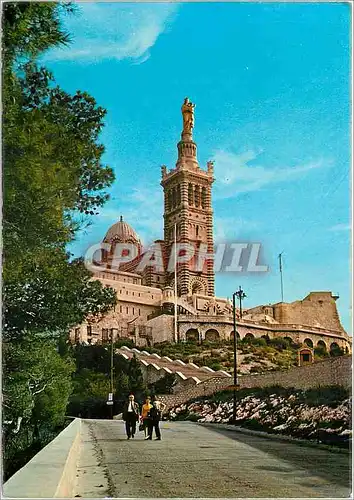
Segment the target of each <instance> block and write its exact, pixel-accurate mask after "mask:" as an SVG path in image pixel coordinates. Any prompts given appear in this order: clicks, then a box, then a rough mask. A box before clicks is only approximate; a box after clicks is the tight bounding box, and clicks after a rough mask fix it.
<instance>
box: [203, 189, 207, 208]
mask: <svg viewBox="0 0 354 500" xmlns="http://www.w3.org/2000/svg"><path fill="white" fill-rule="evenodd" d="M205 207H206V189H205V187H203V188H202V208H205Z"/></svg>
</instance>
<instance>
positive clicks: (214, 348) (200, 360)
mask: <svg viewBox="0 0 354 500" xmlns="http://www.w3.org/2000/svg"><path fill="white" fill-rule="evenodd" d="M298 348H299V346H298V345H296V344H291V343H289V341H288V340H287V339H284V338H281V337H279V338H277V339H273V340H270V341H268V342H267V341H266V340H265V339H263V338H258V339H243V340H242V341H239V342H238V349H237V357H238V373H240V374H247V373H260V372H264V371H267V370H279V369H283V368H284V369H286V368H290V367H292V366H296V365H297V350H298ZM144 350H145V351H148V352H150V353H151V354H152V353H156V354H159V355H160V356H168V357H170V358H171V359H181V360H182V361H184V362H185V363H188V362H191V363H195V364H196V365H198V366H209V367H210V368H212V369H213V370H225V371H227V372H232V370H233V357H234V354H233V343H232V342H215V343H210V342H204V343H203V344H200V345H199V344H194V343H190V342H187V343H179V344H169V343H162V344H155V345H154V346H153V347H147V348H144ZM324 355H325V353H321V352H320V351H317V352H315V358H317V359H318V360H320V359H323V356H324Z"/></svg>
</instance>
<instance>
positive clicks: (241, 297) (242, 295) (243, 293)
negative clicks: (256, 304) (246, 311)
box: [235, 286, 247, 319]
mask: <svg viewBox="0 0 354 500" xmlns="http://www.w3.org/2000/svg"><path fill="white" fill-rule="evenodd" d="M235 295H236V296H237V297H238V300H239V304H240V319H242V301H243V299H244V298H245V297H247V295H246V294H245V292H244V291H243V290H242V288H241V287H240V286H239V287H238V291H237V292H235Z"/></svg>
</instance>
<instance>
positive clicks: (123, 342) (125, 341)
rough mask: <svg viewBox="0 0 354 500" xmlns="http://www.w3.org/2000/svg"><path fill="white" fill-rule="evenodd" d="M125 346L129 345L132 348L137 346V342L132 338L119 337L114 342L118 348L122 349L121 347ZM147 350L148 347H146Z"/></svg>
mask: <svg viewBox="0 0 354 500" xmlns="http://www.w3.org/2000/svg"><path fill="white" fill-rule="evenodd" d="M123 346H126V347H129V348H130V349H132V348H133V347H135V344H134V342H133V341H132V340H130V339H118V340H116V341H115V342H114V347H115V348H116V349H120V348H121V347H123ZM146 350H147V349H146Z"/></svg>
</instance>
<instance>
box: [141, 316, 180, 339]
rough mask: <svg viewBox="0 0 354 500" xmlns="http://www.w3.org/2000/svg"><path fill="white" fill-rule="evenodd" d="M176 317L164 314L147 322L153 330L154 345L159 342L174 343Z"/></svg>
mask: <svg viewBox="0 0 354 500" xmlns="http://www.w3.org/2000/svg"><path fill="white" fill-rule="evenodd" d="M173 322H174V317H173V316H172V315H170V314H162V315H161V316H157V317H156V318H152V319H150V320H149V321H147V322H146V326H148V327H151V328H152V337H153V339H154V344H155V343H158V342H165V341H167V342H173V340H174V338H173V337H174V335H173V328H174V327H173Z"/></svg>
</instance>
